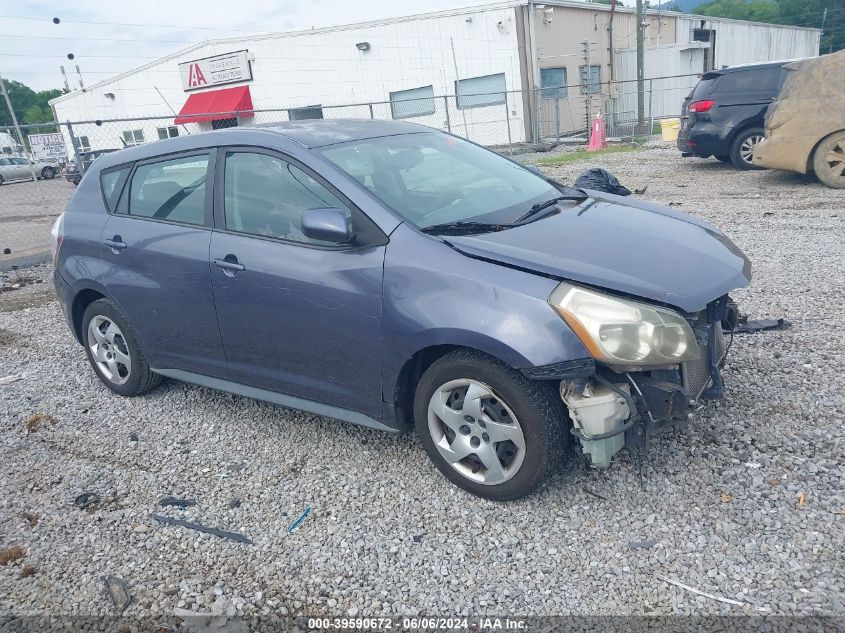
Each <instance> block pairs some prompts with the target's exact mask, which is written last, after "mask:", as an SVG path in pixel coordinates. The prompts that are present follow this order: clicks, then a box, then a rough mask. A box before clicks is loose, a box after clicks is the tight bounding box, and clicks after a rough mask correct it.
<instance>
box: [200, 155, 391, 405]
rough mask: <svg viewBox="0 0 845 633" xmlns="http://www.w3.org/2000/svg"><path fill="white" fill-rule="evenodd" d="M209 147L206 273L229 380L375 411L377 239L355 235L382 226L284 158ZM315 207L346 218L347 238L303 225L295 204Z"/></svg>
mask: <svg viewBox="0 0 845 633" xmlns="http://www.w3.org/2000/svg"><path fill="white" fill-rule="evenodd" d="M219 151H220V157H219V158H218V167H217V186H218V190H217V192H216V195H215V229H214V232H213V234H212V238H211V262H212V266H211V275H212V280H213V284H214V296H215V301H216V305H217V316H218V319H219V322H220V331H221V333H222V336H223V344H224V346H225V349H226V355H227V357H228V360H229V375H230V378H231V379H232V380H233V381H236V382H238V383H242V384H246V385H250V386H253V387H258V388H261V389H268V390H271V391H275V392H280V393H284V394H287V395H289V396H294V397H296V398H302V399H305V400H309V401H312V402H318V403H322V404H325V405H330V406H333V407H338V408H341V409H344V410H346V411H355V412H358V413H363V414H365V415H367V416H369V417H371V418H376V419H378V418H381V417H382V396H381V360H380V359H381V340H382V332H381V325H382V276H383V267H384V244H385V243H386V239H378V238H377V239H373V240H370V239H366V238H365V235H367V234H368V233H369V234H371V235H373V234H375V232H377V233H378V235H379V236H380V238H384V236H383V234H381V233H380V232H378V229H377V228H375V229H374V227H375V225H374V224H372V223H371V222H370V221H369V219H368V218H366V216H364V215H363V214H362V213H361V212H360V211H359V210H358V209H356V208H355V207H354V205H352V203H351V202H350V201H348V200H347V199H346V198H345V197H344V196H343V195H342V194H341V193H340V192H339V191H338V190H337V189H335V188H334V187H332V186H331V185H330V184H329V183H328V182H327V181H325V180H323V179H322V178H320V177H319V176H317V175H316V173H314V172H313V171H311V170H310V169H308V168H307V167H306V166H305V165H304V164H302V163H300V162H298V161H297V160H295V159H293V158H292V157H290V156H287V155H284V154H281V153H278V152H273V151H270V150H263V149H258V148H250V147H247V148H230V149H227V150H224V148H221V149H220V150H219ZM220 185H222V189H220ZM326 207H332V208H339V209H342V210H344V211H346V212H347V215H348V217H351V219H352V222H353V228H354V229H355V230H356V231H357V232H358V234H359V238H361V239H359V240H358V242H357V243H356V244H355V245H351V246H350V245H338V244H332V243H329V242H321V241H318V240H314V239H311V238H309V237H307V236H305V235H304V234H303V232H302V228H301V216H302V213H303V211H305V210H306V209H309V208H326ZM373 229H374V230H373ZM305 408H307V407H305ZM334 415H335V416H336V417H344V416H343V415H339V414H334Z"/></svg>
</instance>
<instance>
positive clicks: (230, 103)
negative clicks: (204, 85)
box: [174, 86, 252, 125]
mask: <svg viewBox="0 0 845 633" xmlns="http://www.w3.org/2000/svg"><path fill="white" fill-rule="evenodd" d="M251 116H252V95H250V94H249V86H237V87H235V88H222V89H221V90H209V91H208V92H195V93H194V94H192V95H191V96H190V97H188V100H187V101H186V102H185V105H183V106H182V109H181V110H179V115H178V116H177V117H176V120H175V121H174V123H176V125H180V124H182V123H200V122H203V121H217V120H219V119H233V118H235V117H251Z"/></svg>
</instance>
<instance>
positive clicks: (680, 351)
mask: <svg viewBox="0 0 845 633" xmlns="http://www.w3.org/2000/svg"><path fill="white" fill-rule="evenodd" d="M549 304H550V305H551V306H552V307H553V308H554V309H555V310H556V311H557V312H558V314H560V316H562V317H563V319H564V321H566V323H567V324H568V325H569V327H571V328H572V331H573V332H575V335H576V336H577V337H578V338H579V339H581V342H582V343H583V344H584V346H585V347H586V348H587V350H589V352H590V354H592V356H593V358H595V359H596V360H598V361H601V362H604V363H607V364H609V365H674V364H677V363H682V362H685V361H688V360H693V359H696V358H698V343H697V342H696V340H695V334H693V331H692V328H691V327H690V325H689V323H687V321H686V319H684V318H683V317H682V316H680V315H679V314H677V313H675V312H673V311H672V310H667V309H666V308H660V307H657V306H652V305H649V304H647V303H640V302H638V301H630V300H628V299H621V298H618V297H612V296H610V295H606V294H603V293H600V292H596V291H594V290H589V289H587V288H582V287H579V286H574V285H572V284H568V283H561V284H560V285H559V286H558V287H557V288H555V290H554V292H552V294H551V296H550V297H549Z"/></svg>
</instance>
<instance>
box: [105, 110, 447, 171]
mask: <svg viewBox="0 0 845 633" xmlns="http://www.w3.org/2000/svg"><path fill="white" fill-rule="evenodd" d="M420 132H439V130H435V129H433V128H429V127H426V126H424V125H418V124H416V123H406V122H404V121H392V120H390V121H379V120H372V119H309V120H304V121H285V122H281V123H272V124H267V125H257V126H253V127H233V128H225V129H222V130H216V131H213V132H200V133H198V134H186V135H184V136H177V137H175V138H170V139H166V140H162V141H156V142H154V143H146V144H144V145H136V146H134V147H127V148H125V149H122V150H120V151H117V152H111V153H109V154H107V155H104V156H101V157H100V159H99V160H98V161H97V162H98V164H101V168H102V169H108V168H109V167H112V166H114V165H121V164H123V163H129V162H134V161H138V160H146V159H148V158H155V157H156V156H160V155H164V154H172V153H175V152H182V151H190V150H194V149H202V148H208V147H217V146H219V145H238V144H244V145H260V144H262V143H268V144H270V145H271V146H272V145H274V144H277V143H278V141H279V140H286V141H288V142H291V141H292V142H294V143H297V144H299V145H301V146H303V147H307V148H315V147H325V146H326V145H335V144H337V143H346V142H348V141H360V140H364V139H368V138H379V137H384V136H397V135H400V134H418V133H420Z"/></svg>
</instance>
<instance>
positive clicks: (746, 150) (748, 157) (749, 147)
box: [739, 134, 763, 165]
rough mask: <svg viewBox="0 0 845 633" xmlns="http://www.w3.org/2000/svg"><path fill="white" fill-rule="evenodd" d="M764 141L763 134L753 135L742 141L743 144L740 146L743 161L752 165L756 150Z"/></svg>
mask: <svg viewBox="0 0 845 633" xmlns="http://www.w3.org/2000/svg"><path fill="white" fill-rule="evenodd" d="M762 140H763V135H762V134H753V135H751V136H749V137H748V138H746V139H745V140H744V141H742V144H741V145H740V146H739V156H740V158H742V160H743V161H745V162H746V163H748V164H749V165H751V164H752V163H751V161H752V159H753V158H754V148H755V147H757V143H759V142H760V141H762Z"/></svg>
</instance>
